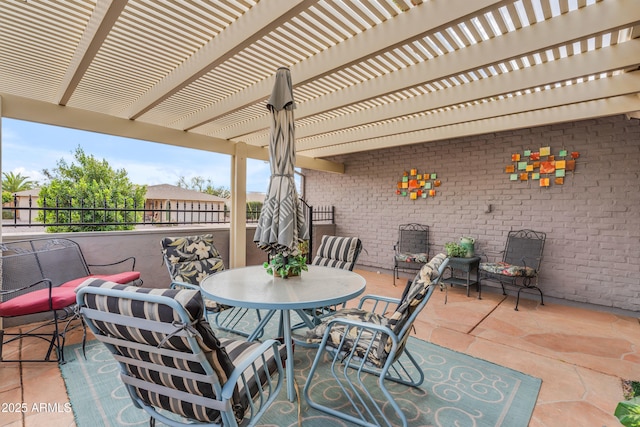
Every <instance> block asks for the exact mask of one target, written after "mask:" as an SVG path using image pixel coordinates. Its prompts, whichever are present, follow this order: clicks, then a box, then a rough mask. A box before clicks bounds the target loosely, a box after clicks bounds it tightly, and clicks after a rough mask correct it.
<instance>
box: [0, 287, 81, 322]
mask: <svg viewBox="0 0 640 427" xmlns="http://www.w3.org/2000/svg"><path fill="white" fill-rule="evenodd" d="M75 302H76V293H75V292H74V291H73V289H71V288H60V287H55V288H53V289H51V304H50V303H49V288H46V289H39V290H37V291H32V292H29V293H26V294H23V295H20V296H17V297H15V298H12V299H10V300H8V301H5V302H0V317H13V316H24V315H27V314H36V313H44V312H46V311H49V310H51V309H52V308H53V310H62V309H64V308H65V307H69V306H70V305H73V304H75Z"/></svg>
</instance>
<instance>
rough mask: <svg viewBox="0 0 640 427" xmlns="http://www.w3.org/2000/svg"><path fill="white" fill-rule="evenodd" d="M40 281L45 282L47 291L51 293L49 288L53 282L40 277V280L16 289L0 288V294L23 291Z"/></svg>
mask: <svg viewBox="0 0 640 427" xmlns="http://www.w3.org/2000/svg"><path fill="white" fill-rule="evenodd" d="M41 283H47V287H48V288H49V293H51V288H52V287H53V283H52V282H51V280H49V279H42V280H38V281H37V282H35V283H32V284H30V285H27V286H23V287H21V288H18V289H2V290H0V295H10V294H13V293H16V292H20V291H24V290H27V289H29V288H33V287H34V286H37V285H39V284H41Z"/></svg>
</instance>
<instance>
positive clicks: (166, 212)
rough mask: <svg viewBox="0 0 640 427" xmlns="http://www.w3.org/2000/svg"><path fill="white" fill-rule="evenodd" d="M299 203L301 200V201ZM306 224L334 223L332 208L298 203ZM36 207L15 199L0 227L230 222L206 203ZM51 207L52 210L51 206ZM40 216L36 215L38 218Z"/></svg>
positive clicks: (250, 219) (251, 216)
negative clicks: (302, 210) (302, 205)
mask: <svg viewBox="0 0 640 427" xmlns="http://www.w3.org/2000/svg"><path fill="white" fill-rule="evenodd" d="M301 200H302V199H301ZM302 201H303V203H304V206H305V208H306V209H305V215H306V217H307V220H308V222H309V224H313V223H330V224H333V223H334V208H333V206H322V207H312V206H310V205H308V204H307V203H306V202H305V201H304V200H302ZM43 204H44V206H43V207H40V206H37V202H36V198H35V197H32V196H29V197H28V198H27V197H22V198H18V197H17V196H15V195H14V198H13V202H11V203H7V204H6V205H4V206H3V207H2V219H3V221H2V223H3V226H5V227H7V226H8V227H62V226H69V225H74V226H86V227H90V226H120V225H122V226H124V225H128V226H139V225H159V226H160V225H190V224H226V223H229V222H230V218H231V215H230V214H231V211H230V210H229V209H228V208H227V207H226V206H224V207H223V208H222V209H220V208H217V207H215V208H214V206H213V205H211V204H210V203H198V202H173V203H171V202H164V203H162V205H160V204H158V203H146V204H145V206H138V205H137V204H135V203H134V204H133V205H127V203H123V204H122V206H118V204H117V203H114V202H111V203H108V201H107V200H104V202H103V203H102V204H101V205H100V206H96V204H95V203H92V204H91V206H87V205H86V204H85V203H84V201H82V200H79V201H74V200H67V201H64V202H62V201H60V200H56V201H55V202H54V203H51V202H50V201H49V203H47V201H43ZM51 205H53V206H51ZM39 214H40V215H39ZM246 218H247V223H257V222H258V220H259V218H260V208H258V207H256V206H253V207H252V206H250V205H247V213H246Z"/></svg>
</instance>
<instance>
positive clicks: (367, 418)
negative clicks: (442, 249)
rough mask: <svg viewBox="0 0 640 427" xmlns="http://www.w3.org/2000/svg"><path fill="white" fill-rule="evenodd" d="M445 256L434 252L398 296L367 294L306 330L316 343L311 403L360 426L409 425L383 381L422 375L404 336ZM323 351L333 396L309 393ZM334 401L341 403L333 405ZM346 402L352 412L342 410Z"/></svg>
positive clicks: (416, 381) (414, 380) (416, 380)
mask: <svg viewBox="0 0 640 427" xmlns="http://www.w3.org/2000/svg"><path fill="white" fill-rule="evenodd" d="M448 262H449V259H448V258H447V256H446V255H445V254H438V255H436V256H435V257H433V259H431V260H430V261H429V262H428V263H427V264H425V265H423V266H422V268H421V269H420V271H419V272H418V273H417V274H416V276H415V278H414V279H413V281H410V282H408V283H407V286H406V288H405V290H404V292H403V294H402V297H401V298H399V299H398V298H387V297H381V296H374V295H367V296H365V297H363V298H362V299H361V300H360V304H359V306H358V308H343V309H341V310H338V311H337V312H336V313H335V314H334V315H332V316H329V317H327V318H325V319H324V320H323V321H322V323H321V324H320V325H318V326H316V327H315V328H314V329H312V330H311V331H309V332H307V334H306V338H305V341H306V343H307V344H308V345H314V344H315V345H318V344H319V346H318V352H317V354H316V357H315V359H314V362H313V365H312V366H311V370H310V372H309V375H308V377H307V378H308V379H307V382H306V384H305V387H304V391H303V395H304V397H305V399H306V400H307V402H308V404H309V405H310V406H311V407H313V408H315V409H318V410H320V411H323V412H326V413H328V414H331V415H333V416H336V417H339V418H342V419H344V420H347V421H350V422H353V423H356V424H359V425H364V426H379V425H386V426H391V425H396V424H398V422H399V423H400V424H401V425H403V426H406V425H407V418H406V416H405V414H404V413H403V411H402V409H401V408H400V406H399V405H398V403H397V402H396V401H395V399H394V397H393V395H392V393H390V392H389V390H388V389H387V386H386V381H387V380H388V381H394V382H397V383H400V384H404V385H407V386H411V387H418V386H419V385H420V384H422V382H423V381H424V373H423V372H422V369H421V368H420V365H419V363H418V362H417V360H416V358H415V357H414V356H413V355H412V354H411V352H410V351H409V348H408V346H407V344H408V343H407V341H408V339H409V335H410V331H411V329H412V328H413V324H414V321H415V319H416V317H417V316H418V314H419V313H420V312H421V311H422V309H423V308H424V307H425V305H426V304H427V302H428V301H429V298H430V297H431V295H432V293H433V290H434V288H435V286H437V284H438V281H439V280H440V277H441V276H442V273H443V271H444V270H445V268H446V267H447V264H448ZM365 307H366V308H365ZM389 313H390V314H389ZM325 354H328V355H329V359H330V360H329V362H328V363H330V364H331V369H330V372H331V378H330V380H331V381H335V384H336V386H335V387H334V389H335V390H336V393H338V392H339V391H341V392H342V393H341V395H339V397H337V396H338V395H336V394H334V393H333V392H332V394H333V396H332V398H331V399H330V400H326V401H325V400H323V395H324V394H323V393H320V394H318V393H314V394H313V397H312V393H311V390H312V389H313V388H314V384H315V383H316V382H319V381H326V380H327V378H319V377H318V375H316V374H315V372H316V369H317V368H318V366H320V364H321V363H325V361H324V360H323V359H324V355H325ZM367 374H373V375H374V376H375V377H377V389H376V388H375V387H376V386H375V384H372V383H371V382H370V381H368V379H367V378H365V377H366V376H367ZM322 387H324V388H326V387H327V384H326V383H323V384H322ZM377 391H379V392H380V393H377ZM336 402H339V408H336V407H335V406H334V405H335V404H336ZM347 402H348V403H349V404H350V406H347V405H346V403H347ZM347 407H349V408H350V409H351V411H350V413H347V412H346V409H345V408H347ZM391 413H395V415H396V416H397V420H395V419H390V417H389V415H390V414H391Z"/></svg>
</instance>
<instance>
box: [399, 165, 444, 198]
mask: <svg viewBox="0 0 640 427" xmlns="http://www.w3.org/2000/svg"><path fill="white" fill-rule="evenodd" d="M441 184H442V181H440V180H439V179H438V175H437V174H436V173H418V169H411V170H410V171H409V172H407V171H404V173H403V174H402V178H400V180H399V181H398V187H397V188H396V194H397V195H398V196H404V197H409V198H410V199H411V200H417V199H426V198H427V197H435V195H436V188H437V187H440V185H441Z"/></svg>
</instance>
